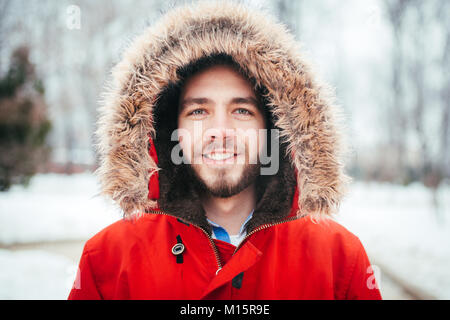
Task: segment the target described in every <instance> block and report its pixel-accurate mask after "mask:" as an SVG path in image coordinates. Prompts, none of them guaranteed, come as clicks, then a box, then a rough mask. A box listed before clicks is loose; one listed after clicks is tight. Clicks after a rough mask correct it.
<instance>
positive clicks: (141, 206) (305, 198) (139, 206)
mask: <svg viewBox="0 0 450 320" xmlns="http://www.w3.org/2000/svg"><path fill="white" fill-rule="evenodd" d="M217 53H225V54H227V55H230V56H231V57H233V59H234V60H235V61H236V62H237V63H238V64H239V66H240V67H241V69H242V70H243V71H244V72H245V73H246V74H247V75H248V76H249V78H252V79H254V80H255V85H256V86H258V87H264V88H265V89H266V90H267V92H266V94H265V96H264V98H265V99H266V100H267V106H268V108H269V110H270V112H271V114H272V118H273V121H274V125H275V127H277V128H279V129H280V130H281V138H282V139H283V141H285V143H286V148H285V152H286V159H289V161H288V162H289V164H290V166H291V167H292V170H291V173H292V172H297V176H296V177H294V178H296V179H294V180H293V181H294V185H295V183H296V184H297V187H298V190H299V195H300V196H299V197H298V207H299V210H300V211H301V213H302V214H310V215H319V216H322V215H329V214H331V213H333V212H336V211H337V209H338V206H339V203H340V200H341V198H342V196H343V195H344V193H345V190H346V188H345V187H346V185H347V183H348V182H349V180H350V179H349V178H348V177H347V176H346V175H345V174H344V172H343V164H342V156H343V150H344V149H343V144H342V140H341V137H342V134H341V129H338V127H339V126H338V120H339V109H338V107H337V106H336V104H335V102H334V99H333V93H332V92H331V90H330V89H329V88H328V87H327V86H326V85H325V84H322V83H320V82H319V80H318V79H317V78H316V76H315V75H314V73H313V72H312V70H311V67H310V66H309V65H308V63H307V62H306V61H305V59H304V58H303V57H302V55H301V49H300V47H299V45H298V44H297V43H296V41H295V40H294V38H293V36H292V35H291V34H290V33H289V32H288V31H287V30H286V28H285V27H284V25H282V24H280V23H278V22H276V21H274V20H273V18H272V17H271V16H270V15H268V14H266V13H264V12H262V11H261V12H257V11H255V10H249V9H248V8H246V7H245V6H244V5H242V4H236V3H233V2H229V1H220V2H211V1H207V2H198V3H196V4H195V5H185V6H180V7H177V8H174V9H172V10H171V11H169V12H168V13H166V14H165V15H164V16H163V17H162V18H161V19H160V21H159V22H157V23H156V24H155V25H154V26H151V27H149V28H148V29H147V30H145V31H144V32H143V34H142V35H140V36H138V37H137V38H136V39H135V40H134V41H133V42H132V44H131V46H130V47H129V48H128V49H127V50H126V52H125V53H124V55H123V58H122V60H121V62H120V63H118V64H117V65H116V66H115V67H114V68H113V72H112V81H111V82H110V83H109V84H108V85H107V87H106V90H105V93H104V96H103V99H102V104H101V108H100V118H99V121H98V130H97V132H96V133H97V137H98V139H99V141H98V145H97V147H98V151H99V158H100V166H99V168H98V170H97V174H98V176H99V179H100V182H101V186H102V193H103V194H105V195H107V196H109V197H111V198H112V199H113V200H115V201H116V202H117V203H118V204H119V205H120V207H121V208H122V209H123V211H124V214H125V215H126V216H128V215H130V214H133V213H137V212H143V211H144V210H145V209H146V208H151V207H155V206H156V205H157V203H156V202H155V201H154V200H151V199H148V182H149V179H150V175H152V174H155V173H156V172H157V171H158V170H160V169H161V168H160V166H158V165H157V163H155V160H154V159H153V158H152V157H150V155H149V152H148V148H149V139H148V136H149V135H150V136H151V137H152V138H153V139H154V138H155V137H156V130H155V118H154V117H155V115H154V111H155V108H156V106H157V105H158V98H159V96H160V93H161V92H163V91H164V89H166V88H167V87H169V86H170V85H171V84H174V83H177V82H178V81H179V80H180V79H179V74H178V72H177V71H178V70H179V69H180V68H182V67H183V66H185V65H187V64H189V63H190V62H192V61H196V60H198V59H200V58H201V57H204V56H208V55H213V54H217ZM158 156H159V155H158ZM293 169H295V171H294V170H293ZM286 172H289V170H286V171H284V172H283V171H281V172H280V176H283V175H285V174H286ZM280 176H279V177H278V178H280ZM284 178H285V179H284V180H283V179H282V180H279V181H278V182H276V181H273V182H272V187H273V188H280V187H281V185H282V184H283V183H284V184H285V185H286V186H289V185H290V184H291V183H290V182H289V180H292V176H291V177H289V176H288V177H284ZM168 181H169V180H168ZM277 183H278V184H277ZM269 189H270V187H269ZM290 189H293V188H290ZM294 189H295V188H294ZM167 190H168V189H167V186H165V185H164V184H161V194H162V198H163V197H173V196H175V195H168V194H165V191H167ZM277 190H280V189H277ZM293 192H294V190H292V192H291V191H289V192H288V193H287V197H286V198H285V199H284V200H285V203H286V202H288V200H289V199H290V197H291V196H292V194H293ZM261 199H265V201H267V204H268V205H270V201H269V200H270V199H267V198H264V196H263V195H262V198H261ZM181 204H182V205H183V203H181ZM177 205H180V203H177ZM184 205H188V204H187V203H184ZM289 205H290V203H289ZM268 208H270V206H269V207H268ZM185 211H186V210H185ZM260 222H261V221H260Z"/></svg>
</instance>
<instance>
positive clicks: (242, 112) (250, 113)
mask: <svg viewBox="0 0 450 320" xmlns="http://www.w3.org/2000/svg"><path fill="white" fill-rule="evenodd" d="M235 112H236V113H237V114H240V115H244V116H250V115H252V114H253V113H252V112H251V111H249V110H247V109H244V108H239V109H236V110H235Z"/></svg>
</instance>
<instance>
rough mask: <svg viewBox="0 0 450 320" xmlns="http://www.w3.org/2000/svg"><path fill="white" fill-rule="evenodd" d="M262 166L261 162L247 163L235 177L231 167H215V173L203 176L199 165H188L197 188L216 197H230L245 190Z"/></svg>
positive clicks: (254, 179)
mask: <svg viewBox="0 0 450 320" xmlns="http://www.w3.org/2000/svg"><path fill="white" fill-rule="evenodd" d="M260 167H261V166H260V164H246V165H245V166H244V168H243V169H242V173H241V174H240V176H239V177H238V178H237V179H233V177H232V174H231V170H232V169H230V168H223V169H215V173H213V174H211V175H209V176H208V177H202V174H201V173H200V172H199V171H201V170H199V168H198V167H196V166H192V165H191V164H188V165H187V169H188V171H189V172H190V176H191V178H192V179H193V184H194V186H195V187H196V189H197V190H198V191H200V193H203V194H204V193H206V194H208V195H210V196H213V197H216V198H229V197H232V196H234V195H236V194H239V193H240V192H242V191H243V190H245V189H246V188H247V187H249V186H250V185H251V184H253V183H254V182H256V180H257V179H258V177H259V175H260ZM203 175H204V174H203Z"/></svg>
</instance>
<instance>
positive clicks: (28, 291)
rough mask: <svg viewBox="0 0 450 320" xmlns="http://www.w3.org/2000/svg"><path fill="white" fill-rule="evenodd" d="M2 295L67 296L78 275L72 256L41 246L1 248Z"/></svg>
mask: <svg viewBox="0 0 450 320" xmlns="http://www.w3.org/2000/svg"><path fill="white" fill-rule="evenodd" d="M0 270H2V272H0V299H2V300H5V299H24V300H27V299H33V300H49V299H52V300H54V299H66V298H67V296H68V295H69V292H70V288H71V287H72V285H73V283H74V279H75V275H76V270H77V266H76V264H74V263H73V261H72V260H70V259H68V258H65V257H62V256H60V255H55V254H51V253H48V252H45V251H40V250H24V251H14V252H12V251H9V250H3V249H0Z"/></svg>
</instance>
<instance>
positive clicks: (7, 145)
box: [0, 47, 51, 191]
mask: <svg viewBox="0 0 450 320" xmlns="http://www.w3.org/2000/svg"><path fill="white" fill-rule="evenodd" d="M28 55H29V52H28V49H27V48H25V47H21V48H19V49H17V50H16V51H15V52H14V53H13V55H12V57H11V63H10V67H9V70H8V72H7V73H6V75H5V76H4V77H3V78H0V191H6V190H8V189H9V188H10V187H11V185H12V184H15V183H19V184H23V185H27V184H28V183H29V181H30V178H31V177H32V176H33V175H34V174H35V173H36V172H37V170H38V169H39V166H42V165H43V164H44V163H45V162H46V161H47V158H48V154H49V151H50V148H49V147H48V145H47V144H46V138H47V135H48V133H49V132H50V130H51V122H50V121H49V119H48V118H47V115H46V104H45V102H44V86H43V83H42V81H41V80H40V79H37V78H36V75H35V72H34V68H33V66H32V65H31V63H30V62H29V60H28Z"/></svg>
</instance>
